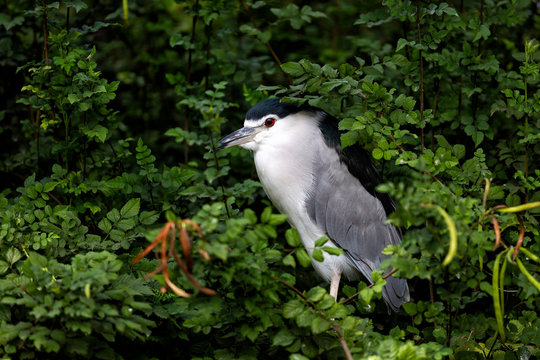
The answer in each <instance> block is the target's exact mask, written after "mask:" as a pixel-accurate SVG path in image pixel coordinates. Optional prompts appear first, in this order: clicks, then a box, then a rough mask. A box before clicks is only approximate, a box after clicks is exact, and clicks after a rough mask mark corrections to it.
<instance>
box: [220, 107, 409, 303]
mask: <svg viewBox="0 0 540 360" xmlns="http://www.w3.org/2000/svg"><path fill="white" fill-rule="evenodd" d="M338 123H339V121H338V120H337V119H336V118H335V117H333V116H331V115H330V114H328V113H327V112H325V111H323V110H321V109H319V108H317V107H314V106H310V105H307V104H304V105H298V104H293V103H288V102H283V101H281V100H280V99H278V98H275V99H268V100H264V101H262V102H260V103H258V104H256V105H254V106H253V107H252V108H251V109H249V110H248V112H247V113H246V117H245V120H244V127H242V128H241V129H239V130H237V131H235V132H233V133H231V134H229V135H227V136H225V137H224V138H223V139H221V140H220V141H219V143H218V147H217V150H220V149H224V148H228V147H231V146H235V145H239V146H240V147H242V148H245V149H248V150H251V151H253V154H254V161H255V167H256V169H257V175H258V177H259V180H260V182H261V184H262V186H263V189H264V191H265V193H266V195H267V196H268V197H269V198H270V200H271V201H272V203H273V204H274V206H275V207H276V208H277V209H278V210H279V211H280V212H281V213H283V214H286V215H287V218H288V222H289V223H290V224H291V225H292V226H293V227H295V228H296V229H297V231H298V234H299V236H300V239H301V241H302V245H303V246H304V248H305V249H306V252H307V253H308V255H309V256H310V258H311V263H312V265H313V267H314V268H315V270H316V272H317V273H318V274H319V275H320V276H321V277H322V278H323V279H324V280H326V281H327V282H329V283H330V295H332V296H333V297H334V299H335V300H336V301H337V294H338V289H339V283H340V279H341V277H342V276H344V277H346V278H348V279H349V280H360V279H361V277H362V276H364V277H365V278H366V279H367V280H368V281H369V282H370V283H371V282H372V280H371V273H372V272H373V271H374V270H376V269H378V268H380V264H381V262H382V261H383V260H384V259H386V258H388V257H389V255H385V254H382V251H383V250H384V248H385V247H387V246H388V245H397V244H399V243H400V242H401V237H402V236H401V232H400V231H399V230H398V229H397V228H396V227H394V226H393V225H391V224H389V223H388V222H387V217H388V215H389V214H390V213H392V212H393V211H395V205H394V202H393V201H392V199H391V197H390V196H389V195H388V194H386V193H381V192H378V191H377V189H376V187H377V185H379V184H380V183H381V181H382V180H381V177H380V175H379V173H378V171H377V169H376V168H375V166H374V165H373V163H372V162H371V159H370V156H369V155H368V153H367V152H366V151H365V150H364V149H363V148H362V147H361V146H360V145H352V146H347V147H345V148H343V147H342V146H341V140H340V139H341V138H340V135H341V132H340V130H339V128H338ZM323 236H326V237H328V239H329V241H328V243H327V244H329V245H330V246H333V247H337V248H341V249H343V251H342V253H341V255H330V254H326V255H325V256H324V261H322V262H320V261H317V260H315V259H313V256H312V253H313V250H314V248H315V242H316V241H317V240H318V239H320V238H321V237H323ZM382 295H383V299H384V300H385V301H386V303H387V304H388V305H389V307H390V308H391V309H392V310H394V311H398V310H399V307H400V306H401V304H402V303H404V302H407V301H409V288H408V286H407V282H406V280H405V279H400V278H396V277H393V276H390V277H388V278H387V279H386V284H385V285H384V287H383V291H382Z"/></svg>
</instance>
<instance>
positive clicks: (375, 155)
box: [371, 148, 384, 160]
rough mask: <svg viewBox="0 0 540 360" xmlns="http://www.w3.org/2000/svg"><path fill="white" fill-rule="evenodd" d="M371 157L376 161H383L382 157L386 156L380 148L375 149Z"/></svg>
mask: <svg viewBox="0 0 540 360" xmlns="http://www.w3.org/2000/svg"><path fill="white" fill-rule="evenodd" d="M371 156H373V158H374V159H375V160H380V159H382V157H383V156H384V151H382V150H381V149H379V148H375V149H373V151H372V152H371Z"/></svg>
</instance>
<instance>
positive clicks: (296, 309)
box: [283, 300, 304, 319]
mask: <svg viewBox="0 0 540 360" xmlns="http://www.w3.org/2000/svg"><path fill="white" fill-rule="evenodd" d="M302 311H304V304H303V303H302V302H301V301H300V300H291V301H289V302H287V303H286V304H285V305H283V316H284V317H285V318H286V319H292V318H295V317H297V316H298V315H300V314H301V313H302Z"/></svg>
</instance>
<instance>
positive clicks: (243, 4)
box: [240, 0, 293, 85]
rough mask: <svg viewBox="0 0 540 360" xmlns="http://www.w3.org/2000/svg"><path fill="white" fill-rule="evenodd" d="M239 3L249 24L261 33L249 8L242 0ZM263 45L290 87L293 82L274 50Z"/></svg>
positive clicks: (268, 43) (269, 45) (267, 45)
mask: <svg viewBox="0 0 540 360" xmlns="http://www.w3.org/2000/svg"><path fill="white" fill-rule="evenodd" d="M240 2H241V3H242V6H243V7H244V10H246V14H247V16H248V17H249V20H250V21H251V23H252V24H253V26H254V27H255V29H257V30H259V31H261V28H260V27H259V25H257V22H256V21H255V19H254V18H253V15H252V14H251V11H250V10H249V7H248V6H247V4H246V2H245V1H244V0H240ZM264 45H266V47H267V48H268V51H270V54H271V55H272V58H273V59H274V61H275V62H276V64H278V66H279V69H280V70H281V71H282V72H283V74H285V77H286V78H287V81H288V82H289V85H292V83H293V82H292V79H291V77H290V76H289V74H287V73H286V72H285V71H283V68H282V67H281V61H280V60H279V57H278V56H277V54H276V52H275V51H274V48H272V45H271V44H270V42H269V41H267V42H265V43H264Z"/></svg>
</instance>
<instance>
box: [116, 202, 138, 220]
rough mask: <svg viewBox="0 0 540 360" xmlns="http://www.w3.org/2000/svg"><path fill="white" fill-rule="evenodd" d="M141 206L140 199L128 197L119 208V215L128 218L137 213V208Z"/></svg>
mask: <svg viewBox="0 0 540 360" xmlns="http://www.w3.org/2000/svg"><path fill="white" fill-rule="evenodd" d="M140 208H141V199H140V198H134V199H130V200H129V201H128V202H127V203H126V204H125V205H124V206H123V207H122V209H120V215H122V217H123V218H130V217H133V216H136V215H137V214H139V209H140Z"/></svg>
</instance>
